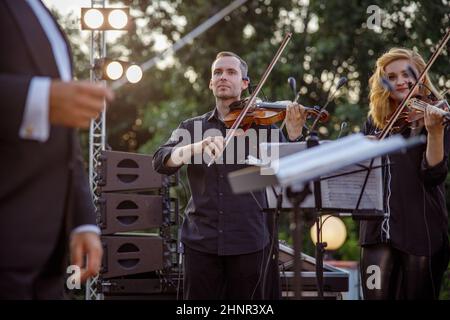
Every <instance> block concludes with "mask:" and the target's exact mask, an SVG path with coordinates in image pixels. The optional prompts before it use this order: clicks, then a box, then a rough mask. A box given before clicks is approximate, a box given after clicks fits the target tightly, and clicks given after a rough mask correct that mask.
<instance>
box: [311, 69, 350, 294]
mask: <svg viewBox="0 0 450 320" xmlns="http://www.w3.org/2000/svg"><path fill="white" fill-rule="evenodd" d="M346 83H347V78H345V77H343V78H341V79H339V82H338V84H337V86H336V89H335V90H334V92H333V93H332V94H330V95H329V96H328V99H327V102H326V103H325V105H324V106H323V107H322V108H320V112H319V113H318V114H317V116H316V118H315V119H314V122H313V124H312V126H311V128H310V129H309V132H308V135H307V137H306V139H305V140H306V147H307V148H308V149H309V148H314V147H316V146H318V145H319V144H320V140H319V135H318V133H317V131H316V126H317V124H318V122H319V119H320V116H321V114H322V112H324V111H325V110H326V108H327V106H328V104H329V103H330V102H331V101H332V100H333V99H334V97H335V96H336V93H337V91H338V90H339V89H340V88H341V87H342V86H343V85H345V84H346ZM313 186H314V190H313V194H314V202H315V215H313V216H311V217H310V218H311V219H314V218H315V220H316V232H317V234H316V237H317V241H316V252H315V255H316V283H317V295H318V298H319V299H323V298H324V297H323V256H324V253H325V248H326V246H327V243H326V242H322V225H323V222H322V219H321V214H320V212H321V210H322V190H321V186H320V178H319V179H318V180H315V181H314V182H313Z"/></svg>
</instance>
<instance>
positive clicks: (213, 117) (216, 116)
mask: <svg viewBox="0 0 450 320" xmlns="http://www.w3.org/2000/svg"><path fill="white" fill-rule="evenodd" d="M212 120H217V121H221V120H220V117H219V111H218V110H217V108H216V107H214V110H213V111H212V112H211V114H210V115H209V117H208V121H212Z"/></svg>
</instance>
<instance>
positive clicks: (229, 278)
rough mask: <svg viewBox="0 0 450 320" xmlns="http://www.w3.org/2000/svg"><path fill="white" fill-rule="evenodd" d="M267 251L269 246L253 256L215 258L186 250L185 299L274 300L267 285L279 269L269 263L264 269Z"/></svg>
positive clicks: (251, 254) (211, 255)
mask: <svg viewBox="0 0 450 320" xmlns="http://www.w3.org/2000/svg"><path fill="white" fill-rule="evenodd" d="M269 251H270V245H268V246H267V247H266V248H265V249H264V250H261V251H258V252H255V253H249V254H242V255H231V256H218V255H215V254H208V253H204V252H200V251H196V250H193V249H191V248H189V247H187V246H185V250H184V285H183V292H184V299H186V300H225V299H226V300H261V299H268V298H269V299H273V293H272V289H273V287H272V288H270V287H271V285H268V282H271V281H272V280H273V275H272V274H273V273H275V272H277V270H278V269H277V268H274V267H273V264H272V265H271V263H270V262H269V265H268V266H267V261H268V254H269ZM266 266H267V267H266ZM274 269H277V270H274ZM265 270H266V272H265ZM265 275H266V277H265ZM277 276H278V275H277ZM263 288H264V293H263Z"/></svg>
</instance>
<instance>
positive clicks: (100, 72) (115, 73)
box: [94, 58, 142, 83]
mask: <svg viewBox="0 0 450 320" xmlns="http://www.w3.org/2000/svg"><path fill="white" fill-rule="evenodd" d="M94 72H95V76H96V78H97V79H99V80H113V81H114V80H117V79H120V78H121V77H123V76H124V75H125V76H126V78H127V80H128V81H129V82H131V83H136V82H139V81H140V80H141V79H142V70H141V68H140V67H139V66H138V65H136V64H132V63H130V62H126V61H122V60H113V59H110V58H100V59H95V62H94Z"/></svg>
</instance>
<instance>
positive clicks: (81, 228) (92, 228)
mask: <svg viewBox="0 0 450 320" xmlns="http://www.w3.org/2000/svg"><path fill="white" fill-rule="evenodd" d="M82 232H94V233H96V234H98V235H100V234H101V231H100V228H99V227H97V226H96V225H94V224H83V225H81V226H78V227H76V228H75V229H73V230H72V234H74V233H82Z"/></svg>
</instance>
